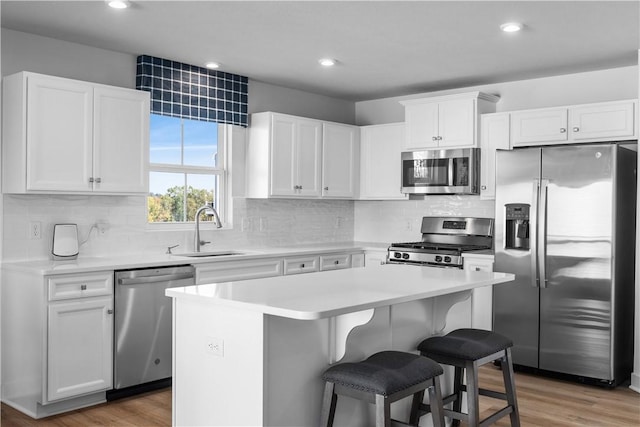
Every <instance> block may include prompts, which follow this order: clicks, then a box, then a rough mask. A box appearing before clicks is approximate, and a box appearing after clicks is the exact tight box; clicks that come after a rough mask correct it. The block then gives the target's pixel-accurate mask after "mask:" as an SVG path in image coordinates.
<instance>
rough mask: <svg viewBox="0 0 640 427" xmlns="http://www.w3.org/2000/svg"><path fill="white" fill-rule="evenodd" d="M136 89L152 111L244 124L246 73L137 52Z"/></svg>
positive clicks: (174, 115)
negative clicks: (145, 96) (143, 94)
mask: <svg viewBox="0 0 640 427" xmlns="http://www.w3.org/2000/svg"><path fill="white" fill-rule="evenodd" d="M136 89H139V90H146V91H148V92H151V112H152V113H154V114H162V115H164V116H173V117H182V118H187V119H196V120H204V121H209V122H218V123H230V124H234V125H240V126H244V127H246V126H247V98H248V97H247V89H248V78H247V77H244V76H239V75H237V74H230V73H225V72H222V71H214V70H209V69H206V68H203V67H196V66H194V65H189V64H183V63H181V62H176V61H170V60H168V59H162V58H156V57H154V56H149V55H140V56H138V65H137V74H136Z"/></svg>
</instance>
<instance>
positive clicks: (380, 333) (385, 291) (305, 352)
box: [166, 265, 513, 426]
mask: <svg viewBox="0 0 640 427" xmlns="http://www.w3.org/2000/svg"><path fill="white" fill-rule="evenodd" d="M511 280H513V275H511V274H506V273H490V272H482V271H466V270H457V269H443V268H432V267H419V266H412V265H385V266H381V267H380V268H375V269H366V268H355V269H349V270H340V271H329V272H324V273H322V274H318V273H311V274H305V275H294V276H283V277H272V278H266V279H256V280H247V281H242V282H226V283H213V284H207V285H198V286H189V287H183V288H171V289H168V290H167V291H166V294H167V295H168V296H170V297H172V298H173V316H174V317H173V334H174V336H173V363H174V366H173V424H174V425H178V426H183V425H211V426H232V425H238V426H239V425H243V426H249V425H251V426H315V425H317V423H318V422H319V421H318V420H319V414H320V406H321V398H322V390H323V382H322V380H321V379H320V375H321V373H322V372H323V371H324V370H325V369H326V368H327V367H328V366H329V365H330V364H332V363H336V362H345V361H357V360H361V359H363V358H365V357H367V356H369V355H371V354H373V353H375V352H378V351H382V350H388V349H394V350H401V351H415V348H416V345H417V344H418V343H419V342H420V341H421V340H422V339H424V337H426V336H430V335H434V334H441V333H443V332H446V326H447V313H448V311H449V309H450V308H451V307H452V306H453V305H454V304H456V303H457V302H460V301H463V300H465V299H467V298H469V296H470V295H471V291H472V290H473V289H475V288H478V287H484V286H491V285H494V284H497V283H503V282H508V281H511ZM341 403H342V404H339V405H338V408H337V413H336V419H335V422H336V425H341V426H346V425H349V426H356V425H358V426H359V425H371V421H370V420H371V419H370V416H371V415H370V414H371V412H370V409H371V408H370V407H369V405H367V404H365V403H361V402H356V401H350V400H349V401H348V400H347V399H344V400H342V401H341ZM407 405H408V402H404V401H402V402H398V403H397V404H394V406H395V408H393V410H394V411H395V412H397V413H398V415H394V416H397V417H404V416H405V414H406V413H407V412H406V411H407Z"/></svg>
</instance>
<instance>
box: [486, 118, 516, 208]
mask: <svg viewBox="0 0 640 427" xmlns="http://www.w3.org/2000/svg"><path fill="white" fill-rule="evenodd" d="M509 129H510V120H509V113H490V114H483V115H482V116H481V118H480V131H481V136H480V198H481V199H489V200H490V199H495V197H496V150H497V149H504V150H508V149H509Z"/></svg>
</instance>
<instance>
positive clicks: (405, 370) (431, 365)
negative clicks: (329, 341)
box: [322, 351, 443, 396]
mask: <svg viewBox="0 0 640 427" xmlns="http://www.w3.org/2000/svg"><path fill="white" fill-rule="evenodd" d="M442 373H443V370H442V367H441V366H440V365H439V364H438V363H436V362H434V361H433V360H430V359H428V358H426V357H423V356H420V355H417V354H412V353H405V352H400V351H382V352H380V353H376V354H374V355H372V356H370V357H369V358H368V359H366V360H363V361H361V362H356V363H341V364H339V365H335V366H332V367H331V368H329V369H327V370H326V371H325V372H324V374H322V379H323V380H325V381H328V382H332V383H334V384H339V385H341V386H344V387H349V388H352V389H356V390H360V391H364V392H369V393H374V394H380V395H382V396H389V395H392V394H394V393H397V392H399V391H402V390H405V389H408V388H409V387H411V386H414V385H416V384H419V383H421V382H423V381H427V380H429V379H431V378H434V377H436V376H438V375H441V374H442Z"/></svg>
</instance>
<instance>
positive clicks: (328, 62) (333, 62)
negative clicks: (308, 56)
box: [318, 58, 336, 67]
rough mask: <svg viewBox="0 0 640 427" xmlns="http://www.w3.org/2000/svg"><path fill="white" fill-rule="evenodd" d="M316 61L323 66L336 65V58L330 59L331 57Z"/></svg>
mask: <svg viewBox="0 0 640 427" xmlns="http://www.w3.org/2000/svg"><path fill="white" fill-rule="evenodd" d="M318 62H319V63H320V65H322V66H323V67H333V66H334V65H336V60H335V59H331V58H322V59H320V60H318Z"/></svg>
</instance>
